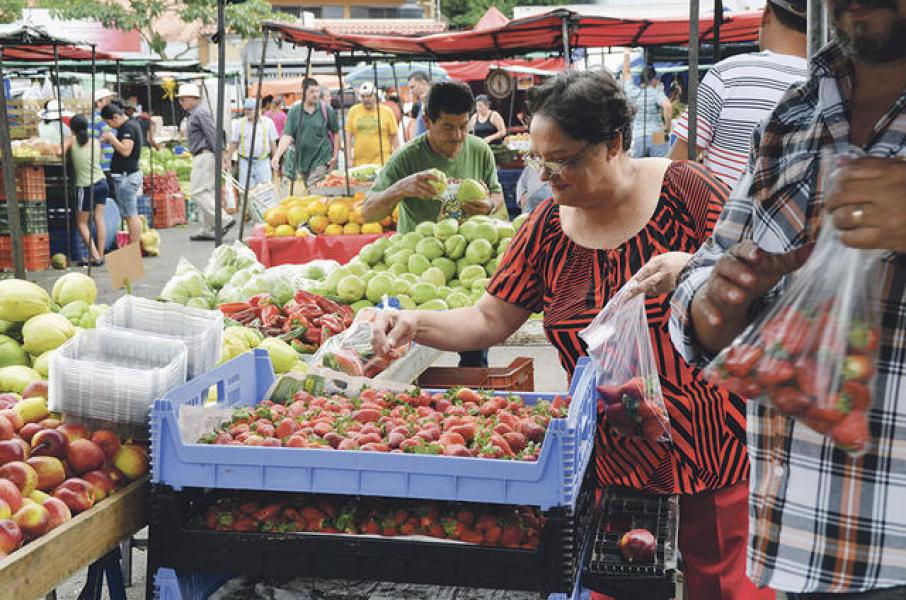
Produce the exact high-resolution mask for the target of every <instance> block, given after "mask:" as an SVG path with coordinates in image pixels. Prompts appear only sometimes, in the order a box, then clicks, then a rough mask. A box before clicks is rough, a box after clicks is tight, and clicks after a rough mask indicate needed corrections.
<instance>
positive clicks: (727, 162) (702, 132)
mask: <svg viewBox="0 0 906 600" xmlns="http://www.w3.org/2000/svg"><path fill="white" fill-rule="evenodd" d="M806 4H807V0H768V2H767V3H766V4H765V9H764V12H763V13H762V15H761V29H760V33H759V37H758V43H759V46H760V48H761V51H760V52H755V53H751V54H739V55H736V56H731V57H730V58H727V59H725V60H722V61H720V62H719V63H717V64H716V65H714V66H713V67H712V68H711V69H710V70H709V71H708V73H707V74H706V75H705V76H704V77H703V78H702V81H701V83H700V84H699V87H698V132H697V134H696V138H697V142H696V146H697V150H698V154H704V159H703V161H702V163H703V164H704V165H705V166H706V167H708V169H710V170H711V172H712V173H714V174H715V175H717V176H718V177H719V178H720V180H721V181H723V182H724V183H726V184H727V185H729V186H730V187H733V185H734V184H735V183H736V182H737V181H739V178H740V176H741V175H742V174H743V172H744V171H745V169H746V163H747V162H748V158H749V145H750V143H751V141H752V132H753V131H754V130H755V128H756V127H757V126H758V125H759V124H760V123H761V122H762V121H764V120H765V119H766V118H768V117H769V116H770V115H771V111H773V110H774V107H775V106H777V103H778V102H780V98H781V97H783V94H785V93H786V91H787V90H788V89H789V88H790V86H792V85H795V84H799V83H802V82H803V81H805V76H806V70H807V67H808V64H807V61H806V59H805V56H806V36H805V30H806V19H805V17H806V15H805V12H806ZM673 134H675V136H676V138H677V140H676V142H675V143H674V145H673V148H672V149H671V150H670V158H673V159H675V160H682V159H685V158H686V157H687V156H688V152H689V146H688V140H689V113H688V111H686V112H684V113H683V115H682V116H681V117H680V118H679V120H678V121H677V122H676V124H675V125H674V127H673Z"/></svg>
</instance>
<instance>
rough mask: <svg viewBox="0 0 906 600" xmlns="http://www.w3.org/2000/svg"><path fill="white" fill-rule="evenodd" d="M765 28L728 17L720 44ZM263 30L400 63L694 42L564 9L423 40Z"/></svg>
mask: <svg viewBox="0 0 906 600" xmlns="http://www.w3.org/2000/svg"><path fill="white" fill-rule="evenodd" d="M760 24H761V13H760V12H752V13H742V14H738V15H733V16H724V18H723V20H722V21H721V27H720V39H721V41H722V42H742V41H751V40H755V39H758V30H759V27H760ZM264 27H265V28H267V29H269V30H271V31H274V32H276V33H277V34H278V35H279V36H281V37H282V38H283V39H284V40H286V41H289V42H291V43H293V44H296V45H300V46H309V47H312V48H315V49H317V50H321V51H326V52H334V53H359V54H366V55H369V54H372V53H374V54H379V55H390V56H395V57H397V58H402V57H426V56H427V57H431V58H434V59H435V60H444V59H446V60H469V59H482V58H484V59H488V58H502V57H510V56H518V55H523V54H527V53H530V52H537V51H549V52H552V51H561V50H562V49H563V48H564V45H567V46H568V47H569V48H580V47H581V48H602V47H609V46H659V45H664V44H687V43H688V42H689V21H688V20H687V19H619V18H614V17H599V16H585V15H580V14H578V13H575V12H572V11H569V10H564V9H557V10H553V11H551V12H548V13H544V14H541V15H535V16H531V17H526V18H523V19H514V20H512V21H508V22H506V23H503V24H500V25H498V26H496V27H491V28H487V29H483V30H477V29H475V30H468V31H456V32H445V33H436V34H430V35H421V36H401V35H397V36H392V35H390V36H388V35H381V36H377V35H356V34H343V35H341V34H337V33H332V32H330V31H324V30H319V29H310V28H306V27H302V26H300V25H293V24H289V23H280V22H276V21H267V22H265V23H264ZM713 28H714V19H713V18H711V19H702V21H701V22H700V31H701V32H702V33H701V40H702V41H709V40H713V38H714V31H713ZM564 32H566V40H564ZM564 42H566V44H564Z"/></svg>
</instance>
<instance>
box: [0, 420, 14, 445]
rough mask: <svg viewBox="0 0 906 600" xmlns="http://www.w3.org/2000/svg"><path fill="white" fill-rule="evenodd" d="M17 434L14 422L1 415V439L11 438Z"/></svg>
mask: <svg viewBox="0 0 906 600" xmlns="http://www.w3.org/2000/svg"><path fill="white" fill-rule="evenodd" d="M14 435H16V430H15V428H13V424H12V423H10V420H9V419H7V418H6V417H2V416H0V440H11V439H13V436H14Z"/></svg>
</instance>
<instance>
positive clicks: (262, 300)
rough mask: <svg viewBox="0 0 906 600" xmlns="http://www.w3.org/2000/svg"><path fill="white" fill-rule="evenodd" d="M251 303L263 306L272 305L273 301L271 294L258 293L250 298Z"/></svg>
mask: <svg viewBox="0 0 906 600" xmlns="http://www.w3.org/2000/svg"><path fill="white" fill-rule="evenodd" d="M249 304H250V305H252V306H255V307H262V306H268V305H271V304H273V302H271V295H270V294H258V295H257V296H252V297H251V298H249Z"/></svg>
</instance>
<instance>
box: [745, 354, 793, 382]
mask: <svg viewBox="0 0 906 600" xmlns="http://www.w3.org/2000/svg"><path fill="white" fill-rule="evenodd" d="M795 375H796V369H795V368H794V367H793V363H791V362H790V361H788V360H785V359H781V358H773V357H771V358H766V359H765V360H763V361H761V362H760V363H759V365H758V368H757V369H756V372H755V377H756V380H757V381H758V383H760V384H761V385H763V386H765V387H774V386H777V385H780V384H783V383H786V382H788V381H790V380H791V379H793V378H794V377H795Z"/></svg>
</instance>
